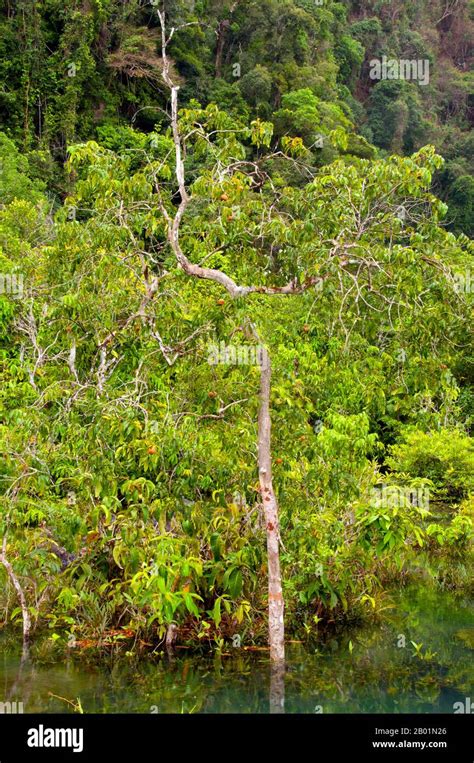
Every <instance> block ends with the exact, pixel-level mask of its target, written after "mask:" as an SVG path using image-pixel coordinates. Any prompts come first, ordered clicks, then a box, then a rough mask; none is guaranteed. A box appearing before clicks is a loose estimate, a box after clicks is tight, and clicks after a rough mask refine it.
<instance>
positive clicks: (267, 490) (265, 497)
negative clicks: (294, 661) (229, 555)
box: [258, 348, 285, 662]
mask: <svg viewBox="0 0 474 763" xmlns="http://www.w3.org/2000/svg"><path fill="white" fill-rule="evenodd" d="M271 375H272V370H271V363H270V357H269V355H268V350H267V349H266V348H263V350H262V357H261V367H260V411H259V414H258V470H259V477H260V492H261V497H262V503H263V510H264V514H265V527H266V531H267V555H268V633H269V643H270V658H271V660H272V661H273V662H283V660H284V659H285V626H284V620H283V612H284V603H283V592H282V587H281V571H280V527H279V521H278V503H277V499H276V495H275V491H274V489H273V484H272V463H271V419H270V382H271Z"/></svg>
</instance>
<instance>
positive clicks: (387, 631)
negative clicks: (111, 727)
mask: <svg viewBox="0 0 474 763" xmlns="http://www.w3.org/2000/svg"><path fill="white" fill-rule="evenodd" d="M391 599H392V603H393V604H394V608H393V609H390V610H387V611H386V614H385V616H384V618H383V620H382V621H381V622H379V623H377V624H376V625H374V624H372V625H370V626H369V625H365V626H364V627H359V628H352V629H350V630H346V631H345V632H344V634H343V635H342V636H341V635H339V636H337V637H333V638H330V639H327V640H325V641H324V642H323V641H322V640H321V641H320V642H318V641H315V642H313V643H312V644H311V645H307V644H305V645H301V644H290V645H289V646H288V659H287V665H286V672H285V678H284V686H285V705H284V707H285V712H287V713H294V712H303V713H315V712H316V713H320V712H323V713H348V712H353V713H370V712H376V713H393V712H395V713H397V712H404V713H438V712H442V713H452V712H453V704H454V703H455V702H462V703H463V704H465V703H466V699H467V698H469V697H472V699H473V703H474V687H473V678H474V667H473V661H472V650H473V648H474V628H473V609H472V602H470V601H469V600H468V599H467V598H463V597H461V598H459V597H454V596H453V595H452V594H449V593H445V592H439V591H435V590H433V589H431V588H428V589H423V588H422V589H420V588H410V589H407V590H405V591H403V592H401V593H396V594H393V595H392V597H391ZM412 641H413V642H415V643H416V645H417V646H416V647H415V646H413V644H412V643H411V642H412ZM7 644H10V646H8V647H7ZM403 644H405V646H403ZM0 649H1V656H0V702H2V701H3V702H5V701H7V700H10V701H12V700H17V701H22V702H23V707H24V712H25V713H28V712H39V713H53V712H75V708H74V706H73V705H72V704H68V702H67V701H66V700H69V701H70V702H71V703H77V702H78V700H80V704H81V706H82V708H83V710H84V712H90V713H118V712H122V713H123V712H130V713H150V712H154V713H171V712H175V713H191V712H194V713H197V712H204V713H212V712H221V713H222V712H237V713H249V712H251V713H259V712H263V713H266V712H268V711H269V708H270V695H271V693H272V692H273V705H274V706H275V690H277V694H278V689H279V688H280V689H281V683H280V685H279V687H278V686H275V680H274V681H273V685H272V683H271V676H270V673H271V671H270V666H269V660H268V655H267V653H266V652H257V653H255V652H245V651H244V650H243V649H240V648H233V647H232V645H231V644H230V645H229V646H228V647H226V653H225V654H224V655H219V654H218V653H217V654H210V655H206V656H203V655H196V654H194V653H191V652H189V651H185V650H176V651H175V653H174V657H169V656H167V655H166V654H164V655H163V654H162V655H155V656H148V657H145V658H141V659H138V658H136V657H127V656H124V654H123V653H122V654H116V655H110V654H109V655H105V656H102V657H101V658H100V660H98V659H97V658H96V659H95V660H94V659H92V658H91V657H88V658H85V657H80V656H78V655H74V656H73V655H71V656H68V657H65V658H62V659H61V660H60V661H57V662H51V661H50V660H47V661H46V660H39V659H38V657H37V656H36V657H35V656H34V652H35V650H34V649H33V650H32V656H31V657H30V658H29V659H28V661H27V662H26V663H24V664H23V665H22V666H20V653H19V652H18V650H15V649H14V648H12V647H11V641H10V640H9V639H6V638H4V640H3V644H2V642H1V641H0ZM417 650H418V653H417ZM39 653H41V652H39ZM227 654H228V655H229V656H226V655H227ZM53 695H57V697H55V696H53ZM58 697H62V698H63V699H59V698H58ZM278 703H279V704H280V703H281V702H280V698H279V697H278Z"/></svg>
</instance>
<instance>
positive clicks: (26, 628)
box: [0, 543, 31, 644]
mask: <svg viewBox="0 0 474 763" xmlns="http://www.w3.org/2000/svg"><path fill="white" fill-rule="evenodd" d="M5 553H6V544H5V543H3V548H2V551H1V552H0V564H3V566H4V567H5V570H6V572H7V575H8V577H9V578H10V580H11V582H12V583H13V587H14V588H15V591H16V592H17V595H18V599H19V602H20V607H21V612H22V615H23V643H24V644H26V643H27V642H28V640H29V638H30V630H31V619H30V613H29V612H28V606H27V604H26V598H25V594H24V593H23V589H22V587H21V585H20V582H19V580H18V578H17V576H16V575H15V573H14V571H13V567H12V566H11V564H10V562H9V561H8V559H7V557H6V556H5Z"/></svg>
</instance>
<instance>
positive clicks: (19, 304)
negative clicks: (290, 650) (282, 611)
mask: <svg viewBox="0 0 474 763" xmlns="http://www.w3.org/2000/svg"><path fill="white" fill-rule="evenodd" d="M162 10H164V11H165V12H166V23H167V29H168V30H171V29H172V28H173V27H176V31H175V32H174V33H173V34H171V35H170V36H169V38H167V39H166V46H165V48H164V47H163V38H162V29H161V25H160V13H161V11H162ZM0 13H1V16H0V24H1V53H0V67H1V79H2V87H1V90H0V121H1V130H2V132H1V133H0V275H1V279H2V280H1V283H2V290H1V292H2V293H0V378H1V390H0V448H1V452H2V460H1V464H0V500H1V505H0V545H1V553H0V561H2V562H3V566H2V567H1V569H0V579H1V580H2V590H1V591H0V605H1V609H0V613H1V615H0V617H1V619H2V621H3V622H4V623H7V622H10V621H13V622H17V623H18V624H20V623H21V622H22V621H23V625H24V626H25V617H26V618H27V619H28V618H29V619H30V620H31V626H32V628H37V629H41V628H44V627H46V626H47V627H49V628H50V629H51V630H52V632H53V634H54V638H55V639H56V640H57V641H58V642H59V643H60V644H68V643H69V644H72V643H74V644H79V645H81V644H83V645H87V644H88V643H93V642H95V641H96V640H97V639H100V643H107V641H114V640H115V641H116V640H117V639H122V638H124V639H126V638H136V639H138V638H140V639H143V640H145V641H147V643H156V642H158V641H159V640H162V639H164V638H165V637H166V636H168V637H170V638H171V637H172V638H173V639H174V638H176V637H177V638H179V639H180V640H181V641H187V640H188V641H189V642H192V643H199V640H200V642H201V643H208V642H209V641H211V642H213V643H217V644H218V645H221V646H222V644H223V643H224V641H225V639H232V637H234V636H235V634H236V633H238V634H239V638H241V639H242V640H244V641H245V642H246V643H249V644H250V643H263V642H264V641H265V638H266V632H267V628H268V625H267V615H266V611H267V607H268V604H269V597H268V591H267V589H266V578H267V561H266V551H265V534H266V531H267V532H268V521H267V520H266V519H265V518H264V517H265V513H264V511H263V510H262V503H263V501H264V500H266V499H265V497H264V495H263V493H264V491H263V489H262V482H261V481H260V483H259V469H258V467H257V450H258V447H257V446H258V441H259V433H260V424H261V422H260V423H259V415H261V414H259V405H261V385H262V378H261V377H262V363H261V357H262V353H267V352H268V354H269V357H270V358H271V367H272V381H271V398H270V409H271V418H272V460H273V482H274V486H275V492H276V495H277V497H278V503H279V507H280V517H279V522H280V527H279V536H281V538H280V537H278V544H279V546H280V561H281V568H282V579H283V595H284V600H285V607H286V615H285V620H286V627H287V632H288V633H289V634H290V636H293V637H299V638H310V637H314V636H316V635H317V634H318V632H320V630H321V629H323V628H326V627H330V626H332V627H334V626H335V625H336V626H337V625H338V624H339V623H346V622H347V621H354V620H357V619H361V618H364V617H377V616H378V614H379V612H380V611H382V610H383V609H384V607H386V606H387V601H388V600H389V589H390V586H391V585H393V584H402V583H404V582H406V581H407V580H409V579H412V578H413V577H416V576H422V577H424V578H426V579H429V580H432V581H433V584H436V585H441V586H445V587H448V588H452V589H458V588H460V589H466V588H467V587H468V585H469V582H470V581H471V580H472V566H471V565H472V562H470V559H471V557H470V555H469V550H470V542H471V539H472V516H473V508H474V504H473V498H472V491H473V487H474V447H473V440H472V438H471V436H470V432H471V426H472V401H473V396H474V393H473V389H472V382H473V361H472V353H471V347H472V334H471V320H472V288H471V278H472V271H471V268H472V264H471V263H472V253H473V246H472V242H471V240H470V238H469V236H470V235H471V234H472V220H473V216H472V207H473V199H474V180H473V177H472V157H473V155H474V150H473V149H474V139H473V133H472V131H471V129H470V128H471V126H472V118H473V107H474V102H473V100H472V98H473V96H472V72H470V70H469V65H470V63H471V62H472V44H473V43H472V39H473V30H474V3H473V2H472V1H468V0H439V1H438V0H436V1H435V2H428V0H413V2H410V3H406V2H402V1H401V0H391V1H388V0H366V2H358V1H357V0H352V1H350V0H348V1H347V2H332V1H331V0H322V1H321V2H315V1H314V0H230V1H229V2H227V0H222V1H218V0H208V1H206V0H201V1H200V0H196V1H195V2H193V0H176V1H175V0H170V1H169V2H164V3H163V2H159V1H158V0H156V2H155V0H152V1H151V2H149V1H148V0H147V2H144V1H142V0H80V1H79V0H77V1H76V0H67V1H65V0H41V2H35V1H34V0H16V2H12V1H11V0H3V1H2V2H1V3H0ZM166 34H167V32H166V30H165V37H166ZM383 56H386V57H387V58H388V59H396V60H399V59H409V60H415V61H426V62H429V74H430V76H429V78H428V79H429V81H426V82H424V83H420V82H416V81H410V80H409V79H396V78H392V79H390V78H386V79H380V80H378V81H377V80H374V79H373V78H372V77H371V62H372V61H373V60H374V59H381V58H382V57H383ZM167 67H168V68H167ZM167 77H168V79H169V81H170V82H171V81H172V82H173V83H175V85H179V114H178V117H177V121H176V123H174V122H173V119H171V122H170V116H171V117H172V106H171V100H170V92H171V89H170V86H169V83H167ZM174 128H176V129H174ZM177 149H178V150H179V151H180V152H182V156H183V165H182V166H183V172H184V177H181V175H180V166H181V165H180V155H181V154H179V153H177ZM180 210H182V213H181V211H180ZM178 230H179V241H180V244H179V245H178V243H177V231H178ZM175 234H176V235H175ZM173 236H174V238H173ZM181 250H182V252H181ZM183 253H184V254H183ZM192 276H196V277H192ZM259 463H260V462H259ZM261 471H262V470H261V469H260V472H261ZM2 539H3V544H2V543H1V541H2ZM170 626H172V628H173V629H174V630H173V631H170ZM170 634H171V635H170Z"/></svg>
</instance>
